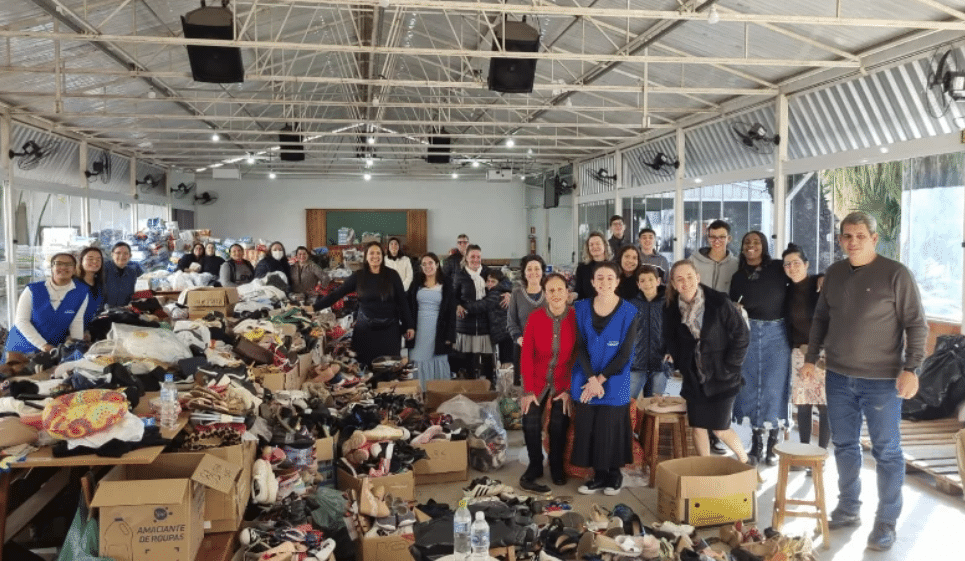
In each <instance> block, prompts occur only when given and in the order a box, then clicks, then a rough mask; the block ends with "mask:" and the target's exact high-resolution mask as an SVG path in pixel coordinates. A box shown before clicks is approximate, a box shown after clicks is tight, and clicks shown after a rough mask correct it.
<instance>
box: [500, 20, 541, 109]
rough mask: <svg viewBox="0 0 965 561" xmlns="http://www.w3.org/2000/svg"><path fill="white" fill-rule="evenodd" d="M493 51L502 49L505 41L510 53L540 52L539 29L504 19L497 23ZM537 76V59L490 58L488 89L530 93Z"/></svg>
mask: <svg viewBox="0 0 965 561" xmlns="http://www.w3.org/2000/svg"><path fill="white" fill-rule="evenodd" d="M495 31H496V38H495V40H494V41H493V50H494V51H498V50H500V46H502V45H503V42H504V41H505V50H506V52H508V53H512V52H517V53H536V52H539V31H537V30H536V29H535V28H533V27H530V26H529V25H527V24H526V23H525V22H521V21H503V23H502V24H501V25H498V26H496V30H495ZM535 78H536V59H535V58H495V57H494V58H491V59H489V80H488V83H489V89H490V90H491V91H494V92H503V93H531V92H532V91H533V80H534V79H535Z"/></svg>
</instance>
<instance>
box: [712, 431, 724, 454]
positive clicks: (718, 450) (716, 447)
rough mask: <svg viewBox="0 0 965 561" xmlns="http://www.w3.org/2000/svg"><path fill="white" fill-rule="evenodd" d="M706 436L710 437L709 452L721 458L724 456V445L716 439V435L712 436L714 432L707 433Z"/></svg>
mask: <svg viewBox="0 0 965 561" xmlns="http://www.w3.org/2000/svg"><path fill="white" fill-rule="evenodd" d="M707 435H708V436H709V437H710V451H711V452H713V453H714V454H718V455H720V456H723V455H724V454H726V453H727V448H726V447H725V446H724V443H723V442H721V441H720V439H719V438H717V435H716V434H714V431H707Z"/></svg>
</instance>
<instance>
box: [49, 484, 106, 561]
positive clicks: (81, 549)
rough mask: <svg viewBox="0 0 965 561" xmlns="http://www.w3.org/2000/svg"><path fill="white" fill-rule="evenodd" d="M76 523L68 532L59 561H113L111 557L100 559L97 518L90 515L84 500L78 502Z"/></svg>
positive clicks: (72, 524)
mask: <svg viewBox="0 0 965 561" xmlns="http://www.w3.org/2000/svg"><path fill="white" fill-rule="evenodd" d="M78 503H79V504H78V505H77V513H76V514H74V521H73V522H71V524H70V528H69V529H68V530H67V537H66V539H64V545H63V547H61V548H60V553H59V554H58V555H57V561H111V558H109V557H98V556H97V551H98V539H99V538H98V536H99V532H98V527H97V518H91V517H90V516H89V515H88V509H87V505H86V504H85V503H84V500H83V498H81V499H80V500H79V501H78Z"/></svg>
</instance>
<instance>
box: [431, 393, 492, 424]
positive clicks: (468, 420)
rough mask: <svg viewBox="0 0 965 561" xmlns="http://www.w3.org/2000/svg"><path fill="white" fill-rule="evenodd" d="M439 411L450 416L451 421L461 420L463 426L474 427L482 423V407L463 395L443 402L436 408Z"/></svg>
mask: <svg viewBox="0 0 965 561" xmlns="http://www.w3.org/2000/svg"><path fill="white" fill-rule="evenodd" d="M436 411H437V412H439V413H445V414H447V415H451V416H452V420H453V421H461V422H462V423H463V424H464V425H465V426H467V427H469V428H474V427H477V426H479V425H481V424H482V422H483V421H482V407H480V406H479V404H478V403H476V402H475V401H473V400H471V399H469V398H468V397H466V396H464V395H457V396H456V397H454V398H452V399H450V400H448V401H445V402H443V404H442V405H440V406H439V407H437V408H436Z"/></svg>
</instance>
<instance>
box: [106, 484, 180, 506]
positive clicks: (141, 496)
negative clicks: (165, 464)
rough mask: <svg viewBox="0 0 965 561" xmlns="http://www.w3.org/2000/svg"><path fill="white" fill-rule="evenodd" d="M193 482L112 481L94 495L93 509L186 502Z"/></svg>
mask: <svg viewBox="0 0 965 561" xmlns="http://www.w3.org/2000/svg"><path fill="white" fill-rule="evenodd" d="M190 485H191V482H190V481H189V480H187V479H157V480H152V481H150V482H149V483H148V482H145V481H111V482H108V483H106V484H104V483H102V484H101V485H100V486H99V488H98V489H97V493H95V494H94V501H93V502H91V507H93V508H103V507H112V506H135V505H166V504H174V503H180V502H182V501H183V500H185V496H186V495H187V494H188V490H189V489H190Z"/></svg>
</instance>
